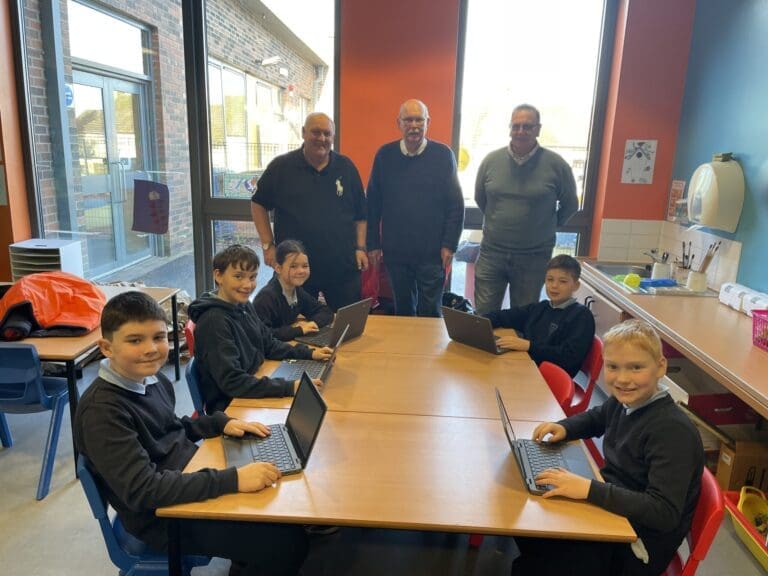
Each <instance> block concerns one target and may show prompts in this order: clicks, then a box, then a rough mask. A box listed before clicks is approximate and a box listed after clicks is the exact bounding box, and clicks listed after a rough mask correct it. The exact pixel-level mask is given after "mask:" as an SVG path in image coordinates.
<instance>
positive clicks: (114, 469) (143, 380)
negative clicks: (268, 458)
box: [74, 292, 307, 575]
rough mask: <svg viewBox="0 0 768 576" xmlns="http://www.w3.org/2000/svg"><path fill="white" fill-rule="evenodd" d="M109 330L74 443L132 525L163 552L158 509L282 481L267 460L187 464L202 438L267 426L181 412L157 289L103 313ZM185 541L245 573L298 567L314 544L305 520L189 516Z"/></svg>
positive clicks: (124, 297) (261, 432)
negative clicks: (219, 466)
mask: <svg viewBox="0 0 768 576" xmlns="http://www.w3.org/2000/svg"><path fill="white" fill-rule="evenodd" d="M101 332H102V339H101V340H100V341H99V346H100V348H101V351H102V353H103V354H104V356H106V358H105V359H104V360H102V363H101V366H100V368H99V374H98V377H97V378H96V379H95V380H94V381H93V383H92V384H91V385H90V387H89V388H88V390H86V392H85V394H83V397H82V398H81V400H80V403H79V404H78V407H77V414H76V417H75V424H74V429H75V445H76V447H77V450H78V451H79V452H80V453H81V454H83V455H84V456H86V457H87V458H88V460H89V467H90V469H91V471H92V472H93V473H94V474H95V476H96V477H97V478H98V479H99V481H100V484H101V485H102V489H103V492H104V494H105V495H106V498H107V501H108V502H109V503H110V505H111V506H112V507H113V508H114V509H115V510H116V511H117V514H118V516H119V517H120V520H121V522H122V524H123V526H124V527H125V529H126V530H127V531H128V532H129V533H131V534H132V535H134V536H136V537H137V538H139V539H141V540H142V541H144V542H145V543H146V544H148V545H149V546H150V547H152V548H154V549H156V550H158V551H162V550H165V549H167V545H168V540H167V527H168V521H167V520H166V519H163V518H158V517H156V516H155V509H157V508H159V507H161V506H170V505H173V504H181V503H184V502H194V501H198V500H205V499H207V498H215V497H217V496H219V495H221V494H228V493H232V492H255V491H258V490H261V489H263V488H265V487H268V486H271V485H273V484H274V483H275V482H277V481H278V480H279V478H280V472H279V471H278V469H277V468H276V467H275V466H274V465H273V464H271V463H267V462H257V463H252V464H249V465H247V466H243V467H241V468H232V467H230V468H227V469H224V470H213V469H210V468H206V469H202V470H200V471H198V472H193V473H186V474H185V473H183V472H182V471H183V469H184V468H185V466H186V465H187V464H188V463H189V461H190V460H191V459H192V456H193V455H194V454H195V452H196V451H197V446H196V444H195V442H197V441H198V440H200V439H202V438H211V437H213V436H218V435H220V434H227V435H230V436H242V435H243V434H244V433H246V432H249V433H252V434H256V435H258V436H265V435H266V434H269V429H268V428H267V427H266V426H264V425H263V424H260V423H258V422H243V421H240V420H235V419H232V418H229V417H228V416H226V415H225V414H224V413H222V412H216V413H213V414H211V415H210V416H205V415H202V416H200V417H199V418H198V419H197V420H191V419H189V418H187V417H184V418H181V419H179V418H178V417H177V416H176V414H175V413H174V408H175V401H176V398H175V395H174V391H173V385H172V384H171V382H170V381H169V380H168V378H166V377H165V376H164V375H163V374H162V373H160V372H159V370H160V369H161V368H162V366H163V365H164V364H165V362H166V361H167V359H168V336H167V326H166V319H165V314H164V313H163V310H162V309H161V308H160V307H159V306H158V305H157V303H156V302H155V301H154V300H153V299H152V298H151V297H149V296H147V295H146V294H143V293H141V292H126V293H123V294H119V295H117V296H115V297H114V298H112V299H111V300H110V301H109V302H107V304H106V306H105V307H104V310H103V312H102V317H101ZM181 549H182V551H183V552H184V553H185V554H201V555H206V556H219V557H224V558H231V559H232V560H233V563H236V564H237V565H241V564H242V565H244V566H239V567H240V568H244V569H245V573H246V574H263V573H267V574H286V575H287V574H296V573H297V572H298V570H299V568H300V567H301V564H302V562H303V560H304V557H305V555H306V551H307V542H306V537H305V535H304V533H303V530H302V529H301V527H300V526H296V527H294V526H278V525H269V524H256V523H251V522H216V521H207V520H196V521H191V522H186V521H185V522H184V523H182V527H181ZM241 573H242V572H241Z"/></svg>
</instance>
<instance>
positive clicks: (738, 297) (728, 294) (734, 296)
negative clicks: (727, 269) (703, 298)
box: [719, 282, 755, 312]
mask: <svg viewBox="0 0 768 576" xmlns="http://www.w3.org/2000/svg"><path fill="white" fill-rule="evenodd" d="M753 294H755V291H754V290H750V289H749V288H747V287H746V286H742V285H741V284H736V283H735V282H725V283H724V284H723V285H722V286H720V294H719V299H720V302H722V303H723V304H725V305H727V306H730V307H731V308H733V309H734V310H738V311H739V312H742V311H743V309H742V301H743V300H744V298H745V297H746V298H748V297H750V296H752V295H753Z"/></svg>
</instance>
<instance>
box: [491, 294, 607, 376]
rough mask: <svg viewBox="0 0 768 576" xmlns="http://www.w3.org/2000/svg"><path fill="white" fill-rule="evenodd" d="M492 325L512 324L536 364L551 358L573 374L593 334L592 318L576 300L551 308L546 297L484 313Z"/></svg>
mask: <svg viewBox="0 0 768 576" xmlns="http://www.w3.org/2000/svg"><path fill="white" fill-rule="evenodd" d="M485 316H486V317H487V318H490V320H491V324H492V325H493V327H494V328H498V327H503V328H514V329H515V330H517V331H518V332H520V333H521V334H522V337H523V338H525V339H526V340H529V341H530V343H531V347H530V349H529V350H528V355H529V356H530V357H531V359H532V360H533V361H534V362H536V364H541V363H542V362H544V361H547V362H552V363H553V364H556V365H558V366H560V367H561V368H562V369H563V370H565V371H566V372H568V374H570V376H571V377H573V376H575V375H576V374H577V373H578V371H579V369H580V368H581V365H582V363H583V362H584V358H586V357H587V353H588V352H589V349H590V347H591V346H592V340H593V339H594V336H595V318H594V316H592V312H590V311H589V309H588V308H587V307H585V306H583V305H581V304H579V303H578V302H575V301H574V302H573V303H571V304H570V305H568V306H567V307H565V308H553V307H552V305H551V303H550V302H549V300H542V301H541V302H534V303H532V304H528V305H526V306H517V307H515V308H508V309H507V310H498V311H496V312H490V313H488V314H486V315H485Z"/></svg>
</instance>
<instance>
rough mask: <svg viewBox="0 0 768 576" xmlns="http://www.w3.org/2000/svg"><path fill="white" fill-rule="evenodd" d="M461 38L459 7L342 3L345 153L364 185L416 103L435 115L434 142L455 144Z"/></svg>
mask: <svg viewBox="0 0 768 576" xmlns="http://www.w3.org/2000/svg"><path fill="white" fill-rule="evenodd" d="M458 30H459V0H441V1H440V2H435V1H434V0H387V1H383V0H369V1H366V2H359V1H357V2H356V1H354V0H347V1H342V2H341V26H340V30H339V38H340V42H341V56H340V63H339V71H338V73H339V88H340V89H339V110H340V111H339V118H338V125H339V126H338V132H339V151H340V152H342V153H343V154H345V155H347V156H349V157H350V158H352V160H353V161H354V162H355V164H356V165H357V167H358V169H359V170H360V175H361V176H362V178H363V182H364V183H365V182H367V180H368V175H369V173H370V169H371V165H372V164H373V156H374V154H375V153H376V150H377V149H378V148H379V147H380V146H381V145H382V144H384V143H386V142H390V141H392V140H396V139H397V138H399V137H400V133H399V131H398V128H397V123H396V120H397V114H398V111H399V108H400V104H402V103H403V101H405V100H407V99H409V98H418V99H419V100H422V101H424V103H425V104H426V105H427V106H428V107H429V114H430V117H431V119H432V120H431V124H430V127H429V132H428V134H427V137H428V138H430V139H434V140H438V141H441V142H444V143H446V144H448V145H450V144H451V133H452V129H453V109H454V94H455V89H456V61H457V49H458Z"/></svg>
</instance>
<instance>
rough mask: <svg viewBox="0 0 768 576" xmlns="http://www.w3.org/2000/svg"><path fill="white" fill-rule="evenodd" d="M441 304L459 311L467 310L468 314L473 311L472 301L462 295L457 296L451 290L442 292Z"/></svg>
mask: <svg viewBox="0 0 768 576" xmlns="http://www.w3.org/2000/svg"><path fill="white" fill-rule="evenodd" d="M443 306H446V307H448V308H453V309H454V310H458V311H459V312H468V313H469V314H474V313H475V309H474V307H473V306H472V302H470V301H469V300H467V299H466V298H464V296H459V295H458V294H454V293H453V292H443Z"/></svg>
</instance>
